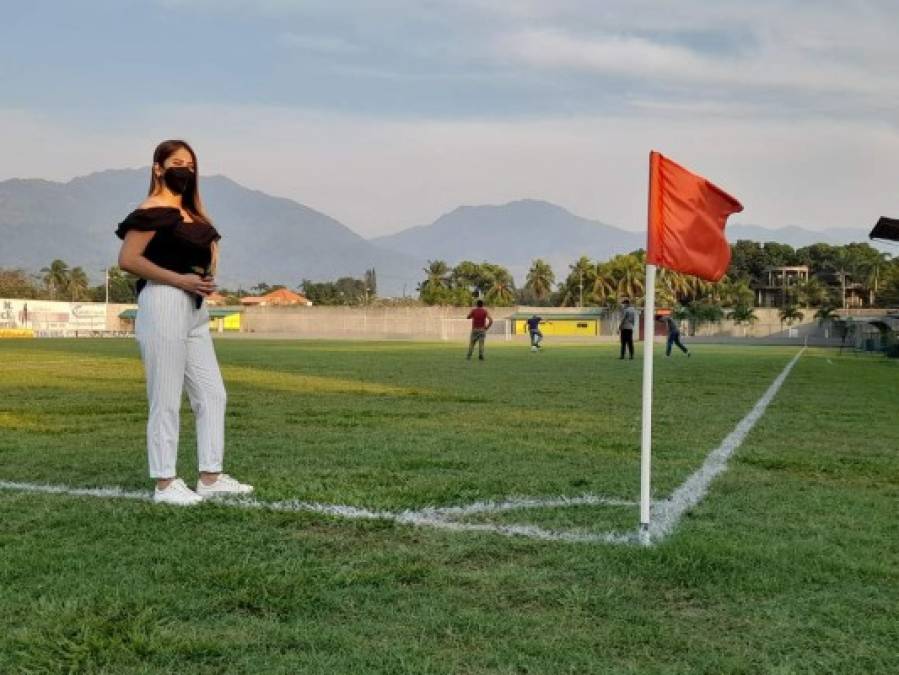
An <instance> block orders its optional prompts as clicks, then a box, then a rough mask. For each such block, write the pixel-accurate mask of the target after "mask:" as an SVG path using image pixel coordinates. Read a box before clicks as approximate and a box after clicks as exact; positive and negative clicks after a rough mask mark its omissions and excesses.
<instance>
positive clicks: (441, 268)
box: [424, 260, 450, 290]
mask: <svg viewBox="0 0 899 675" xmlns="http://www.w3.org/2000/svg"><path fill="white" fill-rule="evenodd" d="M424 273H425V274H426V275H427V279H425V285H426V286H427V287H428V288H429V289H431V290H436V289H438V288H447V287H449V273H450V268H449V265H447V264H446V262H444V261H443V260H428V266H427V267H425V268H424Z"/></svg>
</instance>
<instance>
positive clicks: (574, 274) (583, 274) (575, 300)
mask: <svg viewBox="0 0 899 675" xmlns="http://www.w3.org/2000/svg"><path fill="white" fill-rule="evenodd" d="M568 269H569V270H570V272H569V273H568V278H567V279H565V283H564V284H563V285H562V289H561V290H562V297H561V303H560V304H561V305H562V306H563V307H571V306H572V305H574V304H576V305H577V306H578V307H580V306H582V305H583V304H584V300H583V298H584V288H587V289H588V293H589V289H590V288H592V286H593V283H594V281H595V278H596V266H595V265H594V264H593V263H592V262H590V259H589V258H588V257H587V256H585V255H582V256H581V257H580V258H579V259H578V260H577V261H576V262H575V263H574V264H572V265H569V266H568Z"/></svg>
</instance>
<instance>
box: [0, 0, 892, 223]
mask: <svg viewBox="0 0 899 675" xmlns="http://www.w3.org/2000/svg"><path fill="white" fill-rule="evenodd" d="M0 7H2V21H0V124H2V126H0V129H2V132H0V133H2V138H3V143H4V147H5V148H6V149H7V152H5V153H3V156H2V157H0V179H5V178H10V177H43V178H50V179H56V180H67V179H69V178H71V177H73V176H77V175H82V174H85V173H89V172H91V171H95V170H100V169H104V168H113V167H123V166H142V165H145V164H147V162H148V157H149V154H150V152H151V151H152V147H153V146H154V145H155V143H156V142H157V141H158V140H161V139H162V138H166V137H185V138H187V139H189V140H191V141H192V142H193V143H194V144H195V146H196V148H197V150H198V151H199V153H200V157H201V168H202V170H203V171H204V172H206V173H224V174H226V175H229V176H231V177H232V178H234V179H236V180H238V181H240V182H242V183H244V184H247V185H249V186H250V187H254V188H258V189H262V190H265V191H267V192H271V193H273V194H278V195H283V196H287V197H291V198H294V199H297V200H299V201H301V202H303V203H305V204H307V205H309V206H312V207H313V208H318V209H320V210H323V211H325V212H327V213H329V214H330V215H333V216H335V217H337V218H339V219H341V220H342V221H344V222H345V223H347V224H348V225H349V226H350V227H352V228H353V229H355V230H357V231H358V232H360V233H362V234H364V235H374V234H379V233H383V232H388V231H394V230H396V229H399V228H402V227H407V226H410V225H416V224H421V223H425V222H430V221H431V220H433V219H434V218H436V217H437V216H439V215H440V214H441V213H443V212H445V211H447V210H449V209H452V208H454V207H455V206H458V205H460V204H474V203H501V202H504V201H508V200H511V199H516V198H521V197H532V198H544V199H548V200H550V201H554V202H557V203H559V204H561V205H563V206H565V207H567V208H569V209H571V210H573V211H575V212H576V213H578V214H580V215H584V216H587V217H592V218H597V219H600V220H603V221H605V222H609V223H611V224H615V225H618V226H621V227H625V228H628V229H639V228H640V227H641V224H642V220H643V218H644V213H643V212H644V210H645V171H646V168H645V164H646V155H647V153H648V151H649V150H650V149H651V148H656V149H659V150H661V151H663V152H666V153H667V154H669V155H671V156H672V157H674V158H675V159H677V160H678V161H680V162H681V163H683V164H685V165H687V166H689V167H691V168H693V169H695V170H697V171H699V172H701V173H704V174H705V175H707V176H708V177H710V178H712V179H713V180H715V181H716V182H718V183H719V184H720V185H721V186H722V187H724V188H725V189H727V190H729V191H730V192H732V193H733V194H735V195H736V196H737V197H739V198H740V199H741V200H742V201H743V202H744V204H745V205H746V212H745V213H744V214H742V215H741V218H740V220H741V222H754V223H758V224H763V225H768V226H784V225H790V224H800V225H805V226H809V227H816V228H819V229H826V228H830V227H838V226H842V227H846V226H858V227H864V226H866V225H868V224H869V223H870V222H872V220H873V219H874V218H876V216H877V215H879V214H880V212H883V213H893V214H896V213H899V204H897V202H899V190H897V182H899V181H897V178H899V113H897V110H899V47H897V46H896V44H895V43H896V42H897V41H896V40H895V29H896V27H897V26H899V3H895V2H887V1H877V0H844V1H842V2H833V1H829V0H817V1H814V2H812V1H807V0H793V1H789V0H782V1H778V2H775V1H773V0H755V1H754V2H751V3H749V2H745V1H744V2H733V1H730V0H718V1H713V0H680V1H679V2H669V1H667V0H664V1H659V0H656V1H653V2H649V1H643V0H604V1H603V2H598V1H594V0H545V1H536V0H506V1H504V2H499V1H496V0H456V1H454V2H449V1H444V0H384V1H374V0H372V1H368V2H365V1H360V2H340V1H332V2H320V1H309V2H300V1H298V0H257V1H255V2H251V1H244V0H217V1H215V0H157V1H150V0H147V1H138V0H119V1H117V2H113V1H111V0H102V1H100V0H81V1H79V2H77V3H74V2H72V3H70V2H62V1H60V2H41V1H37V2H34V1H32V2H29V3H24V2H11V1H9V0H3V1H2V3H0Z"/></svg>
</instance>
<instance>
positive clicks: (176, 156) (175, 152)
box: [116, 140, 253, 506]
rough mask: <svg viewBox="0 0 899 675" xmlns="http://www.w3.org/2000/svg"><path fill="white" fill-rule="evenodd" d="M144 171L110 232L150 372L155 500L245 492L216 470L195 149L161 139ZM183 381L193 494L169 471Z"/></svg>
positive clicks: (219, 443) (209, 269) (205, 242)
mask: <svg viewBox="0 0 899 675" xmlns="http://www.w3.org/2000/svg"><path fill="white" fill-rule="evenodd" d="M150 172H151V173H150V190H149V193H148V196H147V198H146V199H145V200H144V201H143V203H142V204H141V205H140V206H139V207H138V208H137V210H135V211H133V212H132V213H130V214H129V215H128V217H127V218H125V220H123V221H122V222H121V223H120V224H119V227H118V229H117V230H116V235H117V236H118V237H119V239H122V248H121V251H120V252H119V266H120V267H121V268H122V269H124V270H127V271H128V272H131V273H132V274H134V275H136V276H138V277H140V280H139V281H138V282H137V294H138V295H137V306H138V312H137V320H136V325H135V333H136V336H137V342H138V344H139V345H140V353H141V359H142V360H143V363H144V370H145V372H146V375H147V398H148V399H149V406H150V412H149V417H148V420H147V456H148V458H149V465H150V476H151V477H152V478H155V479H156V490H155V491H154V494H153V501H155V502H158V503H166V504H177V505H181V506H188V505H192V504H197V503H199V502H201V501H203V498H204V497H215V496H220V495H237V494H249V493H251V492H252V491H253V486H252V485H245V484H243V483H240V482H238V481H236V480H235V479H233V478H231V477H230V476H229V475H228V474H225V473H222V459H223V455H224V450H225V398H226V397H225V385H224V383H223V382H222V375H221V372H220V371H219V366H218V361H217V360H216V357H215V350H214V348H213V345H212V338H211V337H210V335H209V313H208V311H207V309H206V304H205V303H204V302H203V300H204V298H205V297H206V296H207V295H209V294H210V293H212V292H213V291H214V290H215V279H214V275H215V265H216V260H217V257H218V244H217V242H218V240H219V239H220V238H221V237H220V236H219V233H218V232H217V231H216V229H215V228H214V227H213V226H212V223H211V222H210V220H209V217H208V216H207V215H206V212H205V211H204V209H203V203H202V201H201V200H200V190H199V185H198V180H197V156H196V154H195V153H194V151H193V149H192V148H191V147H190V146H189V145H188V144H187V143H185V142H184V141H178V140H171V141H163V142H162V143H160V144H159V146H157V148H156V151H155V152H154V153H153V166H152V167H151V169H150ZM183 386H186V387H187V393H188V396H189V397H190V405H191V408H192V409H193V411H194V416H195V417H196V423H197V459H198V463H199V472H200V476H199V479H198V480H197V487H196V491H194V490H191V489H190V488H189V487H188V486H187V485H186V484H185V483H184V481H183V480H181V479H180V478H178V477H177V473H176V468H175V465H176V463H177V460H178V429H179V422H180V410H181V394H182V387H183Z"/></svg>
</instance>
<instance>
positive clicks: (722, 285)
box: [712, 277, 755, 307]
mask: <svg viewBox="0 0 899 675" xmlns="http://www.w3.org/2000/svg"><path fill="white" fill-rule="evenodd" d="M712 294H713V295H717V297H718V299H719V301H720V302H721V303H723V304H724V306H725V307H728V306H729V307H740V306H747V307H751V306H752V301H753V300H754V299H755V293H753V292H752V289H751V288H749V282H748V281H747V280H746V279H732V278H730V277H724V279H722V280H721V281H719V282H718V283H717V284H713V285H712Z"/></svg>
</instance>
